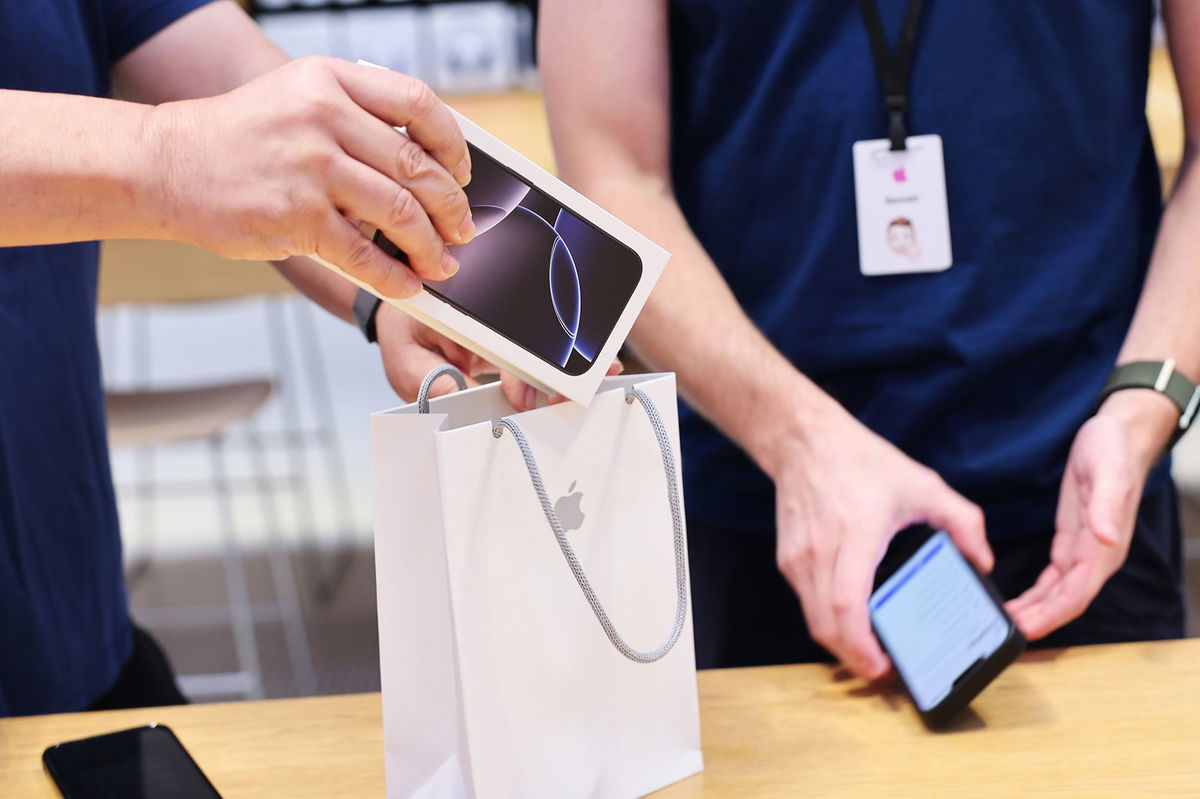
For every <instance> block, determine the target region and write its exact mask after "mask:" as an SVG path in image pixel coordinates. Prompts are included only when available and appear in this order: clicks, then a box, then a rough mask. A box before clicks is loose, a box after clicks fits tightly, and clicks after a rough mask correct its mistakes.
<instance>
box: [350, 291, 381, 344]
mask: <svg viewBox="0 0 1200 799" xmlns="http://www.w3.org/2000/svg"><path fill="white" fill-rule="evenodd" d="M382 304H383V300H381V299H379V298H378V297H376V296H375V295H374V294H372V293H371V292H369V291H367V290H366V289H359V290H358V294H356V295H355V297H354V321H355V322H356V323H357V324H358V329H359V330H361V331H362V334H363V335H364V336H366V339H367V341H368V342H369V343H371V344H374V343H375V342H376V341H378V340H379V337H378V336H377V335H376V333H375V317H376V315H377V314H378V313H379V306H380V305H382Z"/></svg>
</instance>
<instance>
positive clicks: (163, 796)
mask: <svg viewBox="0 0 1200 799" xmlns="http://www.w3.org/2000/svg"><path fill="white" fill-rule="evenodd" d="M42 762H43V763H44V764H45V766H46V770H47V771H48V772H50V776H51V778H53V780H54V783H55V784H56V785H57V786H58V790H59V792H60V793H62V795H63V797H64V799H221V795H220V794H219V793H217V789H216V788H214V787H213V784H212V783H211V782H209V781H208V777H206V776H204V772H203V771H201V770H200V767H199V766H198V765H196V761H194V760H192V758H191V756H190V755H189V754H188V753H187V750H185V749H184V748H183V744H181V743H180V742H179V739H178V738H176V737H175V733H173V732H171V729H170V728H169V727H165V726H163V725H161V724H151V725H149V726H146V727H137V728H135V729H132V730H122V731H121V732H113V733H109V734H107V735H97V736H95V737H94V738H84V739H82V740H78V741H70V742H68V743H61V744H57V745H55V746H51V747H50V748H49V749H47V750H46V751H45V752H44V753H43V754H42Z"/></svg>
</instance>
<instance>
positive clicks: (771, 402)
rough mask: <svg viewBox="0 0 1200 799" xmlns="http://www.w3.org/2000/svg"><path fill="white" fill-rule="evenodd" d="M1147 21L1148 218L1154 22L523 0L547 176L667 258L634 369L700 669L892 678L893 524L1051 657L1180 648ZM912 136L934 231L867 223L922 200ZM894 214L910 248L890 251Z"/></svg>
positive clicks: (1181, 220) (1168, 290) (1188, 274)
mask: <svg viewBox="0 0 1200 799" xmlns="http://www.w3.org/2000/svg"><path fill="white" fill-rule="evenodd" d="M1163 10H1164V16H1165V21H1166V26H1167V31H1168V34H1169V37H1170V44H1171V51H1172V56H1173V58H1174V63H1175V71H1176V75H1177V77H1178V80H1179V87H1180V90H1181V93H1182V97H1183V108H1184V117H1185V121H1186V125H1187V142H1188V147H1187V155H1186V158H1185V160H1184V167H1183V169H1182V170H1181V173H1180V177H1179V183H1178V185H1177V186H1176V188H1175V191H1174V194H1173V195H1172V197H1171V200H1170V202H1169V203H1168V205H1167V206H1166V210H1165V213H1163V211H1162V202H1161V192H1160V187H1159V178H1158V172H1157V165H1156V163H1155V159H1154V153H1153V148H1152V145H1151V142H1150V136H1149V131H1148V127H1147V123H1146V119H1145V95H1146V81H1147V65H1148V61H1149V47H1150V38H1151V24H1152V21H1153V17H1154V12H1155V4H1154V3H1152V2H1150V0H1137V1H1131V2H1119V3H1101V4H1098V3H1088V2H1081V1H1080V0H1073V1H1071V2H1055V3H1041V2H1032V1H1031V0H1019V1H1017V2H1014V0H973V1H972V2H944V1H943V0H931V2H928V3H925V4H924V8H923V9H922V4H921V2H920V0H912V2H910V0H878V3H876V0H861V2H859V3H857V4H855V3H850V2H844V0H816V1H815V2H803V3H770V2H761V3H728V2H721V0H671V2H668V0H609V2H605V3H577V2H573V0H543V3H542V6H541V30H540V34H539V44H540V58H539V63H540V65H541V68H542V76H543V82H544V86H545V92H546V104H547V109H548V112H549V116H550V122H551V130H552V133H553V136H554V141H555V145H556V152H557V158H558V163H559V165H560V169H561V173H562V176H563V178H564V179H565V180H566V181H567V182H569V183H571V184H572V185H574V186H575V187H576V188H578V189H579V190H580V191H582V192H584V193H585V194H587V195H589V196H590V197H592V198H593V199H595V200H596V201H597V202H598V203H600V204H601V205H603V206H605V207H606V208H608V209H610V210H611V211H612V212H614V213H615V214H616V215H617V216H619V217H622V218H624V219H626V220H629V221H630V222H634V223H636V224H637V225H638V226H639V228H640V229H641V230H642V231H643V232H644V233H646V234H647V235H649V236H650V237H651V238H653V239H654V240H656V241H657V242H658V243H659V244H661V245H662V246H664V247H665V248H666V249H668V250H670V251H671V252H672V253H673V254H674V257H673V258H672V259H671V263H670V264H669V265H668V267H667V271H666V273H665V274H664V276H663V278H662V280H661V281H660V283H659V285H658V287H657V288H656V290H655V292H654V294H653V296H652V297H651V299H650V302H649V304H648V305H647V306H646V310H645V311H644V312H643V314H642V317H641V319H640V320H639V322H638V325H637V326H636V327H635V328H634V331H633V335H632V338H631V341H632V342H633V344H634V349H635V350H636V351H637V352H638V353H639V354H640V355H641V356H642V357H643V359H644V360H645V361H647V362H648V363H649V364H650V365H651V366H652V367H654V368H656V369H673V370H675V371H677V372H678V375H679V383H680V390H681V393H682V394H683V395H684V397H685V399H686V400H687V402H688V404H689V406H690V407H689V408H687V409H685V412H684V413H683V414H682V415H681V419H680V426H681V431H682V444H683V459H684V480H685V487H686V498H687V504H688V512H689V524H688V528H689V542H690V557H691V566H692V574H693V587H694V609H695V621H696V647H697V659H698V662H699V664H700V665H702V666H737V665H752V664H766V663H782V662H791V661H800V660H814V659H824V658H827V657H829V655H830V654H832V656H833V657H836V658H837V659H840V660H841V661H842V662H843V663H844V664H846V665H847V666H848V667H849V668H850V669H852V670H853V671H854V672H856V673H857V674H860V675H863V676H865V677H879V676H880V675H882V674H884V673H885V672H886V671H887V669H888V666H889V664H888V659H887V657H886V656H885V654H884V652H883V651H882V650H881V649H880V647H879V644H878V642H877V641H876V639H875V637H874V636H873V635H872V633H871V628H870V624H869V622H868V618H867V596H868V594H869V592H870V590H871V582H872V575H873V571H874V569H875V566H876V564H878V563H879V560H880V557H881V556H882V554H883V552H884V548H885V547H886V546H887V544H888V542H889V541H890V540H891V539H892V537H893V536H894V535H895V534H896V532H897V531H898V530H900V529H901V528H903V527H905V526H906V525H908V524H910V523H912V522H917V521H926V522H929V523H931V524H933V525H935V526H940V527H944V528H946V529H947V530H948V531H949V532H950V534H951V535H952V536H953V537H954V539H955V541H956V542H957V544H958V545H959V547H960V548H961V549H963V551H964V552H965V553H966V554H967V555H968V556H969V557H970V558H971V559H972V560H973V561H974V562H975V563H976V564H977V565H978V566H980V567H981V568H983V569H984V570H987V569H990V568H991V566H992V564H993V560H994V562H995V573H994V576H995V578H996V580H997V582H998V584H999V586H1000V588H1001V589H1002V590H1003V592H1004V593H1005V595H1006V596H1007V597H1011V598H1012V599H1011V601H1010V603H1009V606H1008V607H1009V609H1010V610H1011V612H1012V613H1013V615H1014V617H1015V619H1016V621H1017V623H1018V624H1019V625H1020V627H1021V628H1022V629H1023V630H1024V632H1025V633H1026V634H1027V635H1028V636H1029V637H1030V638H1033V639H1039V638H1040V639H1042V640H1043V643H1044V644H1046V645H1069V644H1081V643H1090V642H1102V641H1122V640H1135V639H1143V638H1170V637H1179V636H1181V635H1183V633H1184V601H1183V591H1182V577H1181V554H1180V533H1179V522H1178V518H1177V510H1176V507H1175V493H1174V488H1173V486H1172V484H1171V481H1170V476H1169V474H1168V469H1167V465H1168V464H1167V463H1166V462H1165V461H1161V460H1160V456H1161V455H1162V453H1163V452H1164V451H1165V450H1166V449H1167V448H1168V447H1169V446H1170V444H1171V443H1173V441H1174V440H1175V438H1176V435H1177V433H1178V432H1179V431H1180V429H1181V427H1186V426H1187V424H1188V423H1190V421H1191V418H1192V414H1193V412H1194V410H1195V407H1194V406H1195V403H1194V400H1195V399H1196V397H1197V396H1200V395H1197V394H1196V392H1195V387H1194V384H1193V383H1192V381H1194V380H1196V379H1197V378H1200V314H1197V313H1196V309H1197V308H1198V307H1200V269H1197V263H1196V253H1197V252H1200V224H1197V221H1198V220H1200V166H1198V165H1197V159H1196V158H1195V155H1196V150H1197V143H1198V142H1200V4H1197V3H1194V2H1189V0H1166V1H1165V2H1164V3H1163ZM873 17H878V18H881V20H882V21H881V22H877V21H875V20H874V19H873ZM914 18H915V24H914V22H913V20H914ZM906 39H907V40H908V41H909V42H910V43H911V45H912V47H911V49H910V50H909V52H910V53H911V58H910V59H908V60H907V61H906V59H904V58H895V59H893V57H892V54H894V53H903V52H904V51H905V49H906V47H905V44H904V41H905V40H906ZM614 42H619V43H620V46H619V47H614V44H613V43H614ZM909 66H910V67H911V69H909V68H908V67H909ZM881 78H882V81H881ZM613 98H621V101H620V102H619V103H614V102H613ZM905 128H907V130H906V129H905ZM917 134H921V135H920V136H918V135H917ZM931 134H937V135H940V136H941V141H942V142H943V143H944V164H945V170H944V174H945V191H944V192H943V193H942V195H941V196H942V197H943V198H948V221H947V217H946V207H947V206H943V209H942V212H941V215H940V219H939V215H938V214H937V213H933V212H932V211H930V213H926V214H925V215H923V216H921V217H920V218H918V217H917V216H916V215H915V212H912V211H910V208H911V207H912V206H913V204H914V198H915V195H916V194H917V193H919V192H917V191H916V190H915V189H914V190H912V191H908V192H907V193H906V194H905V195H904V196H899V197H897V204H896V205H895V206H894V207H893V208H892V209H891V214H890V216H888V215H878V216H871V215H870V214H868V215H866V216H863V217H857V216H856V208H857V205H856V203H858V204H861V201H863V199H864V197H863V196H860V195H861V194H863V193H865V190H867V189H870V190H871V191H875V189H872V188H871V187H872V186H873V185H875V184H873V183H872V181H876V180H878V179H879V178H880V177H882V179H883V181H884V182H885V184H886V182H887V181H889V180H890V181H892V182H894V183H903V182H907V183H906V185H911V186H916V185H917V182H918V181H930V182H927V183H925V184H924V185H925V186H926V189H924V190H922V191H923V192H924V193H923V195H922V196H923V197H925V199H932V198H933V196H934V195H935V194H937V191H936V190H935V189H938V190H940V187H939V186H937V185H936V180H935V173H939V172H940V171H941V164H942V161H941V159H940V156H939V157H938V158H936V159H931V158H929V156H931V155H932V154H934V151H935V150H937V151H938V152H939V153H940V152H941V149H942V148H941V146H940V145H935V144H934V143H933V139H932V138H930V135H931ZM883 137H887V139H890V140H891V142H890V145H891V146H890V147H889V146H888V145H889V142H888V141H887V140H885V141H884V142H883V145H882V147H879V146H878V145H872V146H866V147H865V153H866V155H868V156H871V157H874V155H875V154H877V153H882V157H881V159H880V160H879V161H878V162H874V161H871V160H870V159H867V160H866V161H862V160H860V153H859V152H856V144H855V143H856V142H869V141H872V140H879V139H881V138H883ZM906 142H907V143H908V144H909V145H911V151H910V153H909V157H910V163H912V164H916V163H917V159H922V158H924V159H926V160H925V161H924V162H923V163H925V164H926V165H927V166H929V167H930V169H929V170H927V171H925V172H924V173H922V172H921V171H920V170H917V169H916V168H913V169H909V170H905V169H903V168H900V167H902V166H903V162H900V163H896V162H893V161H891V160H889V159H891V158H892V156H889V155H888V153H889V152H891V150H892V149H893V148H895V147H897V146H899V147H901V148H903V147H905V145H906ZM888 163H894V164H895V166H894V168H893V169H891V170H890V171H889V172H884V173H883V174H882V176H881V175H879V174H877V173H876V172H875V171H873V170H876V169H877V165H878V164H888ZM856 181H857V184H856ZM856 185H857V189H858V191H859V193H860V194H856ZM930 187H934V188H930ZM877 199H878V196H877V195H875V194H872V195H871V196H868V197H866V200H867V201H868V202H867V206H866V207H867V210H868V211H870V209H871V207H873V206H872V205H871V203H874V202H875V201H876V200H877ZM925 199H922V200H921V202H920V203H917V204H918V205H920V204H923V203H925ZM925 210H926V211H929V210H930V208H929V207H926V208H925ZM934 210H936V209H934ZM898 213H901V214H902V215H903V216H904V217H905V218H906V219H909V220H910V226H911V224H912V223H914V222H915V224H916V230H919V234H920V235H919V238H915V237H914V238H913V239H912V245H914V246H910V244H909V243H907V242H900V241H899V239H898V238H897V240H896V241H895V242H893V244H895V245H899V244H903V245H904V246H903V247H902V249H903V250H904V251H903V252H899V253H897V252H895V251H894V250H895V249H896V247H895V246H893V248H892V250H893V251H891V252H889V249H888V247H889V238H888V237H887V236H886V235H885V227H886V226H887V222H888V220H889V219H894V218H895V217H896V216H897V214H898ZM868 217H870V221H871V224H869V225H864V224H863V222H864V220H865V219H868ZM930 221H932V222H933V223H935V224H932V225H931V224H929V223H930ZM939 228H940V229H939ZM910 232H912V230H911V229H910ZM918 240H919V242H920V247H919V249H918V248H915V242H916V241H918ZM951 242H952V244H953V247H952V252H953V258H952V259H951V258H949V257H948V256H949V254H950V252H951V247H950V244H951ZM860 245H861V246H860ZM888 258H890V259H892V260H891V261H890V262H889V261H887V260H880V259H888ZM906 261H910V262H913V263H910V264H908V265H906V263H905V262H906ZM951 261H952V265H949V264H951ZM918 262H919V263H918ZM880 264H883V265H884V267H886V269H882V270H881V269H880ZM947 265H949V268H948V269H946V268H945V267H946V266H947ZM939 269H940V270H943V271H933V270H939ZM882 272H887V273H886V274H883V273H882ZM1138 362H1140V365H1134V366H1130V365H1131V364H1135V363H1138ZM1114 366H1117V367H1120V368H1117V369H1116V370H1114ZM1110 375H1111V378H1110ZM1106 381H1110V382H1109V387H1110V388H1122V389H1124V388H1129V389H1132V390H1117V391H1115V393H1109V392H1108V391H1105V386H1106ZM1097 406H1098V408H1097ZM985 515H986V522H987V537H986V538H985V529H984V520H985ZM989 539H990V546H989ZM797 597H799V600H800V602H799V603H797V601H796V598H797Z"/></svg>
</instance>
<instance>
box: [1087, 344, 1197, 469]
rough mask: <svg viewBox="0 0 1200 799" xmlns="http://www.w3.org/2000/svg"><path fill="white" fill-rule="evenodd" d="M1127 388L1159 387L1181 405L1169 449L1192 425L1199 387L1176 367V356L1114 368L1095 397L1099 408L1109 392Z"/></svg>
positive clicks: (1156, 388) (1168, 397)
mask: <svg viewBox="0 0 1200 799" xmlns="http://www.w3.org/2000/svg"><path fill="white" fill-rule="evenodd" d="M1127 388H1144V389H1149V390H1151V391H1157V392H1158V393H1160V394H1163V395H1164V396H1166V397H1167V399H1169V400H1171V402H1174V403H1175V405H1176V406H1177V407H1178V408H1179V429H1178V430H1176V431H1175V435H1174V436H1172V437H1171V443H1170V444H1168V445H1167V449H1168V450H1170V448H1171V447H1173V446H1175V442H1177V441H1179V439H1180V438H1182V437H1183V434H1184V433H1186V432H1187V431H1188V428H1189V427H1191V426H1192V421H1193V419H1195V416H1196V411H1197V409H1198V406H1200V388H1198V387H1197V386H1196V384H1195V383H1193V382H1192V381H1191V380H1188V379H1187V378H1186V377H1184V376H1183V375H1182V374H1180V373H1179V372H1178V371H1176V369H1175V360H1174V359H1173V358H1168V359H1167V360H1165V361H1133V362H1132V363H1126V364H1122V365H1121V366H1118V367H1117V368H1116V369H1113V370H1112V374H1110V375H1109V376H1108V382H1107V383H1105V384H1104V390H1103V391H1101V392H1100V397H1099V398H1098V399H1097V400H1096V407H1097V408H1099V407H1100V406H1101V405H1102V404H1103V403H1104V400H1106V399H1108V397H1109V395H1110V394H1113V393H1115V392H1117V391H1123V390H1124V389H1127Z"/></svg>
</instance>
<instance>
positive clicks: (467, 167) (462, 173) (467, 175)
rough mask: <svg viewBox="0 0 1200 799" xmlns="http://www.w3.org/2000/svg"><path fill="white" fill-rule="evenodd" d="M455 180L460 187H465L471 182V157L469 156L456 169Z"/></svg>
mask: <svg viewBox="0 0 1200 799" xmlns="http://www.w3.org/2000/svg"><path fill="white" fill-rule="evenodd" d="M454 179H455V180H457V181H458V185H460V186H465V185H467V184H468V183H470V182H471V157H470V156H467V157H466V158H464V159H463V160H462V161H460V162H459V164H458V166H457V167H455V168H454Z"/></svg>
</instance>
